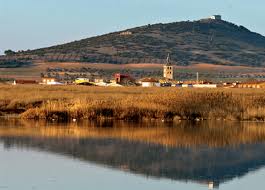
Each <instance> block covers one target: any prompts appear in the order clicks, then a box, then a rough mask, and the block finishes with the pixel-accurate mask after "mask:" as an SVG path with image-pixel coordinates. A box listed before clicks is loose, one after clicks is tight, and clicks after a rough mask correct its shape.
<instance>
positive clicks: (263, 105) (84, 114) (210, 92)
mask: <svg viewBox="0 0 265 190" xmlns="http://www.w3.org/2000/svg"><path fill="white" fill-rule="evenodd" d="M0 112H1V113H2V115H4V114H14V113H16V114H19V116H20V117H21V118H24V119H36V120H39V119H45V120H71V119H102V118H104V119H105V118H112V119H118V120H137V121H138V120H146V119H147V120H152V119H161V120H169V121H172V120H240V121H243V120H255V121H264V120H265V91H264V90H262V89H178V88H141V87H124V88H110V87H107V88H105V87H86V86H40V85H32V86H31V85H29V86H28V85H21V86H20V85H18V86H8V85H2V86H0Z"/></svg>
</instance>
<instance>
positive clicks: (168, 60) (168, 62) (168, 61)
mask: <svg viewBox="0 0 265 190" xmlns="http://www.w3.org/2000/svg"><path fill="white" fill-rule="evenodd" d="M167 65H171V64H170V54H169V53H168V54H167Z"/></svg>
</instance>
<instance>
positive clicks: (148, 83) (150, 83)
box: [140, 78, 160, 87]
mask: <svg viewBox="0 0 265 190" xmlns="http://www.w3.org/2000/svg"><path fill="white" fill-rule="evenodd" d="M140 83H141V84H142V87H160V83H159V80H157V79H154V78H144V79H142V80H141V81H140Z"/></svg>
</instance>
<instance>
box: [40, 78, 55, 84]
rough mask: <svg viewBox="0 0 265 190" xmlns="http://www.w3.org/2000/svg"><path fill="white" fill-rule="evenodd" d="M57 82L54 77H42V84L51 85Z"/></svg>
mask: <svg viewBox="0 0 265 190" xmlns="http://www.w3.org/2000/svg"><path fill="white" fill-rule="evenodd" d="M54 82H57V79H56V78H54V77H42V78H41V83H42V84H51V83H54Z"/></svg>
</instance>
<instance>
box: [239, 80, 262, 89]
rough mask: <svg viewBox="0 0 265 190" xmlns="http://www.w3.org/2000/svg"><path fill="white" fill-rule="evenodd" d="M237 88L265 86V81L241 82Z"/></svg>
mask: <svg viewBox="0 0 265 190" xmlns="http://www.w3.org/2000/svg"><path fill="white" fill-rule="evenodd" d="M236 87H237V88H265V81H249V82H244V83H239V84H237V85H236Z"/></svg>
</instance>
